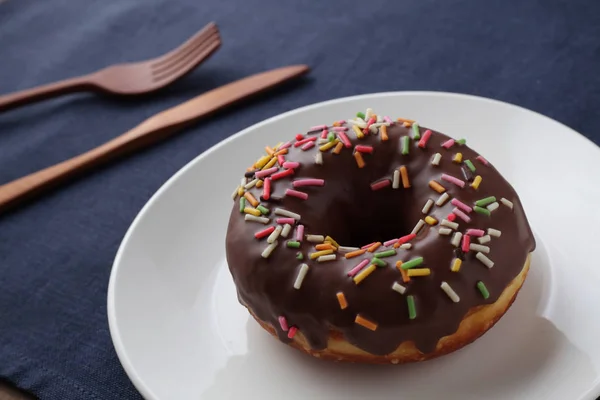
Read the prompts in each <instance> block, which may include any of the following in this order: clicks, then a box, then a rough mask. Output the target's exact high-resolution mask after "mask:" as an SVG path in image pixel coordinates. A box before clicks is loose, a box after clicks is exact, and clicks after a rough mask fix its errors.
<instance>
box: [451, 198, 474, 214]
mask: <svg viewBox="0 0 600 400" xmlns="http://www.w3.org/2000/svg"><path fill="white" fill-rule="evenodd" d="M450 203H451V204H452V205H455V206H456V207H458V208H459V209H461V210H462V211H465V212H468V213H470V212H471V211H473V209H472V208H471V207H469V206H468V205H466V204H465V203H463V202H462V201H460V200H458V199H452V201H451V202H450Z"/></svg>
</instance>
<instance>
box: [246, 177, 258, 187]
mask: <svg viewBox="0 0 600 400" xmlns="http://www.w3.org/2000/svg"><path fill="white" fill-rule="evenodd" d="M257 183H258V178H256V179H252V180H251V181H250V182H248V183H246V185H245V186H244V189H246V190H248V189H252V188H253V187H254V185H256V184H257Z"/></svg>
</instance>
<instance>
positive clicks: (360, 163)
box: [354, 125, 365, 168]
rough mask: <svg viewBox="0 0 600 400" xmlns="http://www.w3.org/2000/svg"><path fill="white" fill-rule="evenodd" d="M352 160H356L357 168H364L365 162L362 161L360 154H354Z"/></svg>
mask: <svg viewBox="0 0 600 400" xmlns="http://www.w3.org/2000/svg"><path fill="white" fill-rule="evenodd" d="M355 126H356V125H355ZM354 158H355V159H356V164H357V165H358V168H362V167H364V166H365V160H363V157H362V154H360V152H358V151H356V152H354Z"/></svg>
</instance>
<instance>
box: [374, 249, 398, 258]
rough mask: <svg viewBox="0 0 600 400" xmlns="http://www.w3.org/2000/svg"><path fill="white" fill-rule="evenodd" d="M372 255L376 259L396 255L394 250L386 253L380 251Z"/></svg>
mask: <svg viewBox="0 0 600 400" xmlns="http://www.w3.org/2000/svg"><path fill="white" fill-rule="evenodd" d="M373 255H374V256H375V257H377V258H384V257H391V256H395V255H396V250H394V249H391V250H386V251H380V252H379V253H375V254H373Z"/></svg>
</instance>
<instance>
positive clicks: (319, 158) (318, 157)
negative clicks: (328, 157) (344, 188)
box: [315, 151, 323, 165]
mask: <svg viewBox="0 0 600 400" xmlns="http://www.w3.org/2000/svg"><path fill="white" fill-rule="evenodd" d="M315 164H319V165H323V153H321V152H320V151H317V154H315Z"/></svg>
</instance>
